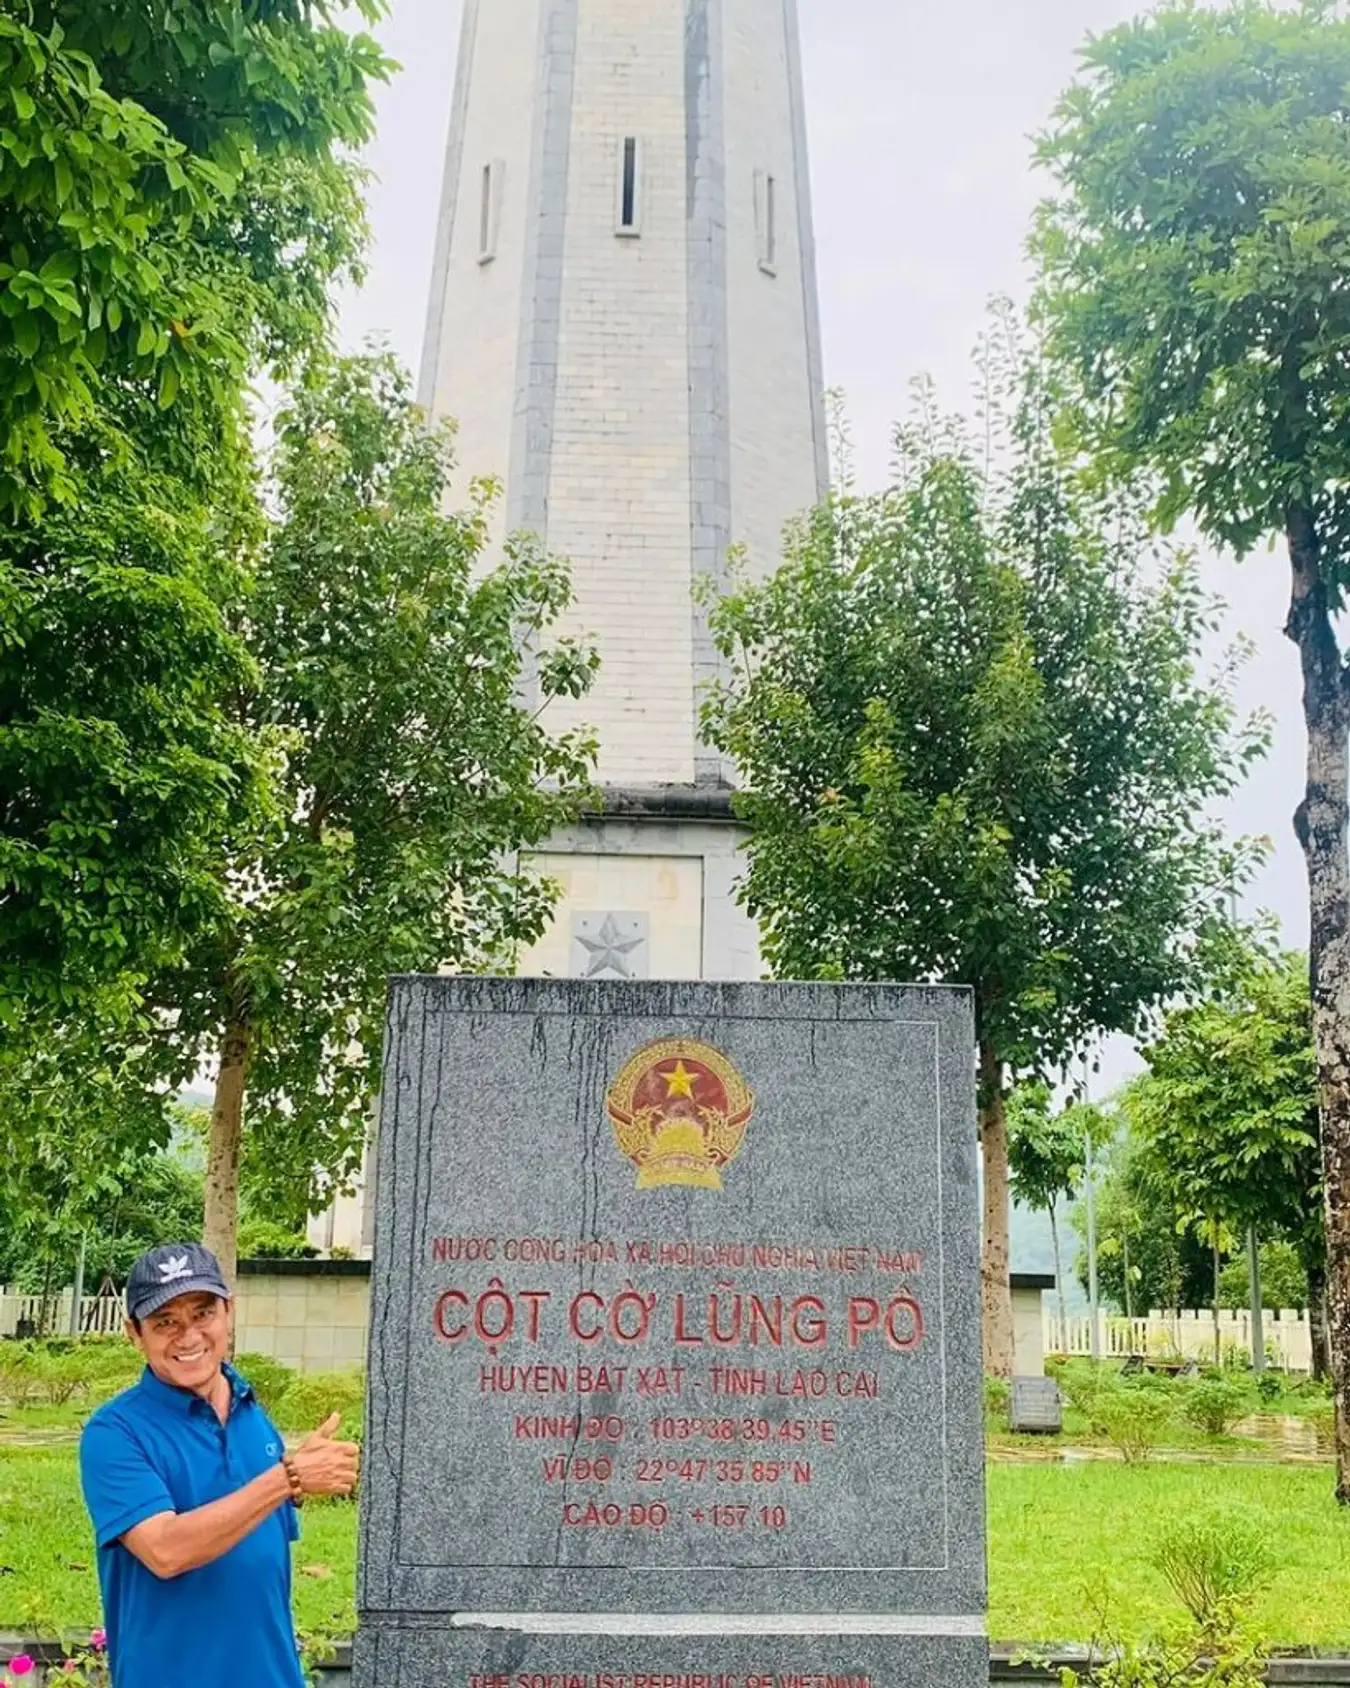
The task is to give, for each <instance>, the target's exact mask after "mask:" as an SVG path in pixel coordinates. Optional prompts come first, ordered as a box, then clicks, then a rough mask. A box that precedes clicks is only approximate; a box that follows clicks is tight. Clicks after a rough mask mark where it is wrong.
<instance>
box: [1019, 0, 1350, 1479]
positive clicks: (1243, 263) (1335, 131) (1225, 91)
mask: <svg viewBox="0 0 1350 1688" xmlns="http://www.w3.org/2000/svg"><path fill="white" fill-rule="evenodd" d="M1083 56H1084V63H1085V66H1086V69H1085V74H1084V76H1083V78H1082V80H1081V81H1080V83H1079V84H1078V85H1077V86H1076V87H1074V88H1073V89H1071V90H1070V91H1069V93H1067V94H1066V95H1065V97H1064V99H1063V101H1062V102H1061V104H1060V107H1059V110H1058V112H1057V114H1056V117H1055V121H1054V123H1053V126H1052V128H1051V130H1050V132H1049V134H1048V135H1047V136H1046V137H1045V140H1044V141H1043V143H1042V147H1041V156H1042V159H1043V161H1044V162H1045V163H1046V164H1048V165H1049V167H1050V168H1051V170H1052V171H1053V172H1054V174H1055V176H1056V177H1057V179H1058V184H1059V197H1058V198H1057V199H1056V200H1055V201H1054V202H1052V203H1051V204H1049V205H1048V206H1046V207H1045V210H1044V213H1043V215H1042V218H1041V223H1040V232H1039V239H1038V245H1039V250H1040V254H1041V257H1042V260H1043V263H1044V265H1045V271H1046V278H1045V287H1044V308H1045V313H1046V317H1047V320H1048V322H1049V325H1050V330H1051V334H1052V344H1053V345H1054V346H1055V347H1056V348H1057V350H1058V352H1059V353H1060V355H1061V356H1062V358H1063V360H1064V362H1065V364H1066V366H1067V367H1069V368H1071V369H1072V370H1073V371H1074V372H1075V374H1076V376H1077V378H1078V379H1079V380H1080V382H1081V386H1082V392H1083V402H1082V404H1081V406H1080V410H1079V415H1078V422H1079V429H1080V437H1081V438H1082V440H1083V441H1084V442H1085V443H1086V444H1087V445H1088V446H1089V447H1091V448H1092V449H1093V450H1094V451H1095V453H1096V454H1097V458H1098V461H1099V463H1100V465H1101V467H1102V469H1103V471H1104V472H1105V473H1107V474H1111V475H1115V474H1121V475H1125V474H1129V473H1131V472H1133V471H1135V470H1139V469H1143V470H1146V471H1148V472H1150V473H1151V474H1153V475H1154V476H1156V478H1157V483H1158V485H1159V488H1160V497H1159V501H1158V514H1159V516H1160V517H1161V518H1162V519H1163V520H1171V519H1173V518H1176V517H1179V516H1180V515H1182V514H1183V513H1189V514H1190V515H1191V516H1193V517H1194V519H1195V521H1196V522H1197V523H1198V525H1199V527H1200V529H1201V531H1202V532H1203V533H1204V534H1205V535H1207V536H1208V537H1209V538H1211V539H1213V540H1215V541H1217V542H1218V543H1220V544H1222V545H1225V546H1228V547H1231V548H1232V549H1233V550H1234V551H1235V552H1237V553H1238V554H1239V555H1241V554H1245V553H1247V552H1250V551H1251V550H1253V549H1254V548H1255V547H1256V546H1257V545H1258V544H1260V543H1261V542H1262V541H1263V540H1265V539H1266V538H1267V536H1270V535H1283V537H1284V540H1285V544H1286V548H1287V551H1288V557H1289V568H1290V582H1291V594H1290V610H1289V619H1288V622H1287V625H1286V632H1287V634H1288V636H1289V637H1290V639H1291V640H1292V641H1293V643H1294V644H1295V645H1296V647H1297V649H1298V653H1299V659H1300V662H1301V666H1302V675H1303V711H1304V720H1305V724H1306V729H1307V783H1306V791H1305V796H1304V799H1303V801H1302V803H1301V804H1300V805H1299V808H1298V811H1297V814H1296V815H1295V823H1294V824H1295V831H1296V833H1297V835H1298V838H1299V842H1300V844H1301V846H1302V848H1303V853H1304V858H1305V862H1306V866H1307V874H1308V883H1309V894H1310V905H1311V952H1312V953H1311V963H1312V990H1313V1017H1314V1030H1315V1036H1316V1045H1317V1057H1318V1081H1319V1086H1320V1092H1321V1129H1322V1156H1323V1170H1324V1183H1325V1189H1326V1209H1327V1246H1328V1260H1329V1304H1330V1319H1329V1324H1330V1335H1331V1347H1332V1353H1333V1356H1334V1370H1335V1387H1336V1396H1337V1402H1338V1407H1339V1410H1338V1414H1337V1417H1338V1432H1337V1469H1338V1478H1337V1492H1338V1495H1339V1497H1340V1499H1341V1500H1342V1501H1343V1502H1345V1503H1347V1504H1350V855H1348V854H1347V818H1348V811H1347V770H1348V768H1350V681H1348V680H1347V670H1346V661H1345V655H1344V653H1343V651H1342V649H1341V646H1340V643H1339V639H1338V633H1337V628H1336V625H1335V617H1336V615H1337V614H1338V612H1339V611H1340V610H1341V609H1342V607H1343V605H1344V598H1345V586H1346V582H1347V580H1348V579H1350V432H1347V429H1346V427H1345V417H1346V413H1347V406H1348V405H1350V357H1348V356H1347V353H1348V352H1350V296H1347V292H1346V288H1345V271H1346V262H1347V253H1350V142H1348V141H1347V135H1348V134H1350V92H1347V90H1350V21H1347V20H1346V19H1345V18H1344V17H1342V16H1340V15H1339V8H1338V7H1337V6H1336V5H1334V4H1332V3H1331V0H1303V3H1302V4H1300V5H1298V6H1294V7H1274V6H1269V5H1266V4H1262V3H1259V0H1238V3H1235V4H1233V5H1231V6H1229V7H1227V8H1222V9H1210V8H1208V7H1202V6H1191V5H1187V6H1174V7H1171V8H1168V9H1164V10H1161V11H1159V12H1157V13H1155V14H1153V15H1152V16H1150V17H1148V18H1147V19H1144V20H1141V21H1139V22H1137V23H1133V24H1129V25H1125V26H1123V27H1122V28H1120V29H1117V30H1113V31H1111V32H1108V33H1107V34H1105V35H1102V36H1098V37H1095V38H1094V39H1093V40H1091V41H1090V42H1089V43H1088V44H1087V46H1086V48H1085V49H1084V55H1083Z"/></svg>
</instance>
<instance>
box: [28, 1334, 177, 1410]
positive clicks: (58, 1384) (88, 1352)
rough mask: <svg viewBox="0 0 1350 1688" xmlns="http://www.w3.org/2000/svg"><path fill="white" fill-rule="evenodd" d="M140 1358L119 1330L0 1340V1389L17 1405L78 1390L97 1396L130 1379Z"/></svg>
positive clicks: (65, 1397)
mask: <svg viewBox="0 0 1350 1688" xmlns="http://www.w3.org/2000/svg"><path fill="white" fill-rule="evenodd" d="M144 1363H145V1362H144V1361H143V1360H142V1358H141V1356H140V1355H139V1354H138V1353H137V1351H136V1349H135V1348H133V1347H132V1345H131V1344H130V1343H129V1342H127V1341H126V1340H125V1338H123V1337H120V1336H85V1337H69V1336H60V1337H48V1338H47V1339H45V1340H44V1341H37V1340H34V1341H30V1342H0V1395H3V1396H4V1397H5V1398H6V1399H7V1400H8V1401H10V1402H11V1403H12V1404H13V1405H14V1406H16V1407H23V1406H31V1405H33V1404H34V1403H35V1402H37V1401H47V1402H50V1403H51V1405H52V1406H56V1407H60V1406H65V1405H66V1403H67V1402H69V1401H71V1400H73V1399H74V1398H75V1397H76V1396H77V1395H81V1396H89V1397H91V1398H92V1399H94V1400H96V1401H101V1400H104V1399H106V1397H107V1396H109V1395H113V1394H116V1393H117V1391H118V1390H119V1389H125V1388H126V1387H127V1385H128V1384H131V1383H134V1382H135V1381H136V1379H137V1377H138V1376H139V1375H140V1372H141V1368H142V1366H143V1365H144Z"/></svg>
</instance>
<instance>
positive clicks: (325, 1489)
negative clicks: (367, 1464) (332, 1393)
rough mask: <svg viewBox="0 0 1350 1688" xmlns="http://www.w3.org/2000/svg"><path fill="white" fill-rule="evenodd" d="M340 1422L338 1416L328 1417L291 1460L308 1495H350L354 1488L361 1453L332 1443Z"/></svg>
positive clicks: (353, 1445) (345, 1444)
mask: <svg viewBox="0 0 1350 1688" xmlns="http://www.w3.org/2000/svg"><path fill="white" fill-rule="evenodd" d="M341 1422H342V1415H341V1414H340V1413H329V1415H328V1417H327V1418H326V1419H324V1421H323V1423H322V1424H321V1425H320V1426H319V1428H318V1429H317V1430H316V1431H315V1432H314V1434H313V1435H312V1436H308V1437H306V1438H305V1440H304V1441H303V1442H302V1443H301V1444H300V1446H299V1447H298V1448H297V1449H296V1450H295V1452H294V1454H292V1456H291V1464H292V1466H293V1467H294V1469H295V1474H296V1476H297V1477H299V1479H300V1487H301V1490H302V1491H303V1492H304V1493H305V1494H307V1495H349V1494H350V1493H351V1492H352V1490H353V1489H354V1488H355V1487H356V1478H357V1474H358V1465H359V1461H360V1456H361V1450H360V1449H359V1448H358V1447H357V1445H356V1443H355V1442H335V1441H334V1440H333V1432H334V1431H335V1430H336V1429H337V1427H338V1425H339V1424H341Z"/></svg>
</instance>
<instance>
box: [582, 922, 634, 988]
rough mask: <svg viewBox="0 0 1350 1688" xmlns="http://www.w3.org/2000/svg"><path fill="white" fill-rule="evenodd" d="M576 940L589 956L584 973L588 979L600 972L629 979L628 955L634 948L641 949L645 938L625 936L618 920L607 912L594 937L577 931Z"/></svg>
mask: <svg viewBox="0 0 1350 1688" xmlns="http://www.w3.org/2000/svg"><path fill="white" fill-rule="evenodd" d="M577 942H578V943H579V944H580V945H581V947H582V948H583V949H584V950H585V951H586V954H587V955H588V956H589V957H590V961H589V963H588V965H587V968H586V975H585V976H586V977H587V978H588V979H594V978H597V977H598V976H599V975H600V974H601V973H617V974H618V976H619V977H620V978H621V979H631V978H632V977H633V972H632V969H631V968H630V967H629V965H628V957H629V956H630V955H631V954H632V953H633V951H634V950H635V949H641V947H642V945H643V943H644V942H645V939H643V938H640V937H638V938H625V937H624V936H623V931H622V928H621V927H620V925H619V923H618V921H616V920H615V918H614V916H613V915H612V914H609V915H606V916H605V924H604V925H603V926H602V927H601V928H600V930H599V932H598V933H597V934H596V936H595V937H594V938H587V937H583V936H582V934H581V933H580V932H578V933H577Z"/></svg>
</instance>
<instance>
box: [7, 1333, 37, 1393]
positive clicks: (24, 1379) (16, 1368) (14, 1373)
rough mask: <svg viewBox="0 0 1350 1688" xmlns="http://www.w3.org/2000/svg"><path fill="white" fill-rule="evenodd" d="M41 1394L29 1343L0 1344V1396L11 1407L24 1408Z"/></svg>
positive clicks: (9, 1342)
mask: <svg viewBox="0 0 1350 1688" xmlns="http://www.w3.org/2000/svg"><path fill="white" fill-rule="evenodd" d="M42 1392H43V1379H42V1374H41V1370H40V1368H39V1366H38V1365H37V1364H36V1362H35V1356H34V1353H33V1344H32V1343H31V1342H15V1341H12V1340H11V1341H5V1342H0V1395H3V1396H4V1398H5V1400H7V1401H8V1402H9V1403H10V1405H11V1406H14V1407H26V1406H28V1405H29V1404H30V1403H31V1402H33V1401H35V1400H37V1398H38V1396H39V1395H40V1394H41V1393H42Z"/></svg>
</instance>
